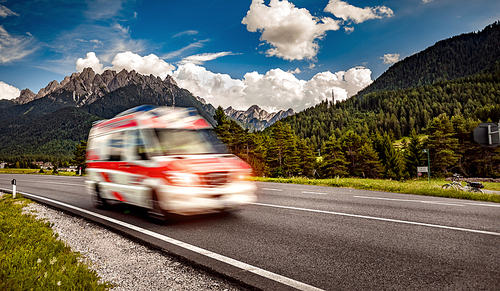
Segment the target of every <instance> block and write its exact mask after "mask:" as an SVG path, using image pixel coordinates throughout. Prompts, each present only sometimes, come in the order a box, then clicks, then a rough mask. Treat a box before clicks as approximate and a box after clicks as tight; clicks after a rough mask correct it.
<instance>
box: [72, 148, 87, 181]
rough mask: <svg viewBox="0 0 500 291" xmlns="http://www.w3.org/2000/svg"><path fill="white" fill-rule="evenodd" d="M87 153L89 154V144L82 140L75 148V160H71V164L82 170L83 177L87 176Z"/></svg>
mask: <svg viewBox="0 0 500 291" xmlns="http://www.w3.org/2000/svg"><path fill="white" fill-rule="evenodd" d="M86 153H87V142H86V141H84V140H81V141H80V144H77V145H76V147H75V151H74V152H73V155H74V158H73V159H72V160H71V163H72V164H73V165H75V166H77V168H79V169H80V168H81V169H82V175H83V174H85V167H86V164H85V158H86Z"/></svg>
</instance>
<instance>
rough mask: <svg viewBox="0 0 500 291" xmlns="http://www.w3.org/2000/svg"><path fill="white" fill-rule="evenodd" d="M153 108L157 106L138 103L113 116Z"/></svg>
mask: <svg viewBox="0 0 500 291" xmlns="http://www.w3.org/2000/svg"><path fill="white" fill-rule="evenodd" d="M155 108H157V106H154V105H140V106H136V107H134V108H130V109H128V110H125V111H123V112H121V113H118V114H117V115H116V116H115V117H120V116H125V115H128V114H132V113H137V112H146V111H150V110H153V109H155Z"/></svg>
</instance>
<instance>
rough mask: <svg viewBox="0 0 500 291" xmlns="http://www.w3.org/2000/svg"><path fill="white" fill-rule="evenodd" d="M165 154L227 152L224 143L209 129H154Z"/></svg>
mask: <svg viewBox="0 0 500 291" xmlns="http://www.w3.org/2000/svg"><path fill="white" fill-rule="evenodd" d="M155 133H156V136H157V137H158V140H159V142H160V144H161V147H162V150H163V153H164V154H165V155H198V154H226V153H229V151H228V149H227V147H226V145H225V144H223V143H222V142H221V141H220V139H219V138H218V137H217V134H216V133H215V132H214V131H213V130H210V129H203V130H192V129H168V128H161V129H160V128H158V129H155Z"/></svg>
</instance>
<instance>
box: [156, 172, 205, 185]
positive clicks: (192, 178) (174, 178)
mask: <svg viewBox="0 0 500 291" xmlns="http://www.w3.org/2000/svg"><path fill="white" fill-rule="evenodd" d="M163 173H164V174H165V175H166V178H167V180H168V181H169V182H170V184H171V185H172V186H180V187H190V186H197V185H199V184H200V178H199V177H198V175H196V174H191V173H183V172H163Z"/></svg>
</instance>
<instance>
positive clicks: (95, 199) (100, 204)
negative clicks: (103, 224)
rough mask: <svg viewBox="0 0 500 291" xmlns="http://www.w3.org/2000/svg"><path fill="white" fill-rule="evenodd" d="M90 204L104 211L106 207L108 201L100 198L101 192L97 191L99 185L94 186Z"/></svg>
mask: <svg viewBox="0 0 500 291" xmlns="http://www.w3.org/2000/svg"><path fill="white" fill-rule="evenodd" d="M92 203H93V204H94V207H95V208H99V209H106V208H107V207H108V200H107V199H106V198H103V197H102V196H101V192H100V191H99V185H97V184H96V185H95V191H94V194H93V195H92Z"/></svg>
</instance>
